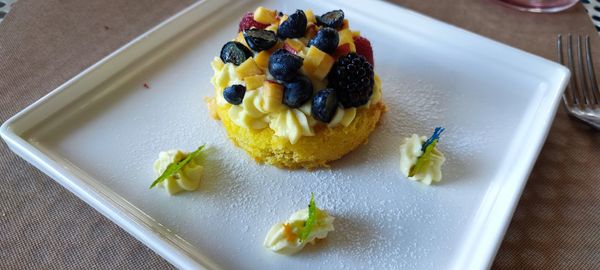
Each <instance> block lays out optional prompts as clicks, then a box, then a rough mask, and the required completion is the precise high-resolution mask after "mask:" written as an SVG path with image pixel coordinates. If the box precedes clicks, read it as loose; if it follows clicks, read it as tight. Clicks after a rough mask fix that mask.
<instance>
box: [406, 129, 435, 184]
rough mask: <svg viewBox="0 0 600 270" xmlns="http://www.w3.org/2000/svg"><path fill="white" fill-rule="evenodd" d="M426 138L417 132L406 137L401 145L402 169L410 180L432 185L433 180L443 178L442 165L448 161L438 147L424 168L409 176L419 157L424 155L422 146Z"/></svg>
mask: <svg viewBox="0 0 600 270" xmlns="http://www.w3.org/2000/svg"><path fill="white" fill-rule="evenodd" d="M425 140H427V137H425V136H421V137H419V136H418V135H416V134H413V135H412V136H410V137H408V138H405V139H404V143H403V144H402V145H400V170H401V171H402V173H403V174H404V176H406V177H408V179H410V180H413V181H421V182H422V183H424V184H427V185H431V183H432V182H439V181H441V180H442V165H443V164H444V162H445V161H446V158H445V157H444V154H443V153H442V152H440V151H439V150H438V149H437V147H435V148H433V150H432V152H431V156H430V157H431V158H430V159H429V160H428V162H426V163H425V164H424V169H422V170H419V171H417V172H415V174H414V175H413V176H409V174H410V171H411V169H412V168H413V167H414V166H415V165H416V164H417V160H418V159H419V157H420V156H421V155H423V151H421V147H422V145H423V143H424V142H425Z"/></svg>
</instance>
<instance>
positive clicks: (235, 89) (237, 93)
mask: <svg viewBox="0 0 600 270" xmlns="http://www.w3.org/2000/svg"><path fill="white" fill-rule="evenodd" d="M245 94H246V86H243V85H241V84H234V85H231V86H227V87H226V88H225V90H223V97H224V98H225V100H227V102H229V103H231V104H233V105H240V104H242V100H244V95H245Z"/></svg>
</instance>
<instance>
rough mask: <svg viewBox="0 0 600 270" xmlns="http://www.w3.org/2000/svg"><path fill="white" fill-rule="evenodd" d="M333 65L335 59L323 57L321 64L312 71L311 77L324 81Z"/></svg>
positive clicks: (327, 56)
mask: <svg viewBox="0 0 600 270" xmlns="http://www.w3.org/2000/svg"><path fill="white" fill-rule="evenodd" d="M334 63H335V59H333V57H331V56H330V55H328V54H326V55H325V57H323V60H322V61H321V63H319V65H317V68H316V69H315V70H314V71H313V73H312V74H313V76H314V77H315V78H317V79H319V80H323V79H325V77H327V74H328V73H329V70H331V67H333V64H334Z"/></svg>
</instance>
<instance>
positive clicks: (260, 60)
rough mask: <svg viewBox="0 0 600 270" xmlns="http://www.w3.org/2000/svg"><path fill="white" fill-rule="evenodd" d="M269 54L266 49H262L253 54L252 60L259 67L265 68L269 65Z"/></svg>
mask: <svg viewBox="0 0 600 270" xmlns="http://www.w3.org/2000/svg"><path fill="white" fill-rule="evenodd" d="M269 56H271V54H270V53H269V52H268V51H262V52H259V53H257V54H256V55H254V62H256V64H257V65H258V67H260V68H261V69H262V70H267V67H268V65H269Z"/></svg>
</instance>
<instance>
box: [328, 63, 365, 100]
mask: <svg viewBox="0 0 600 270" xmlns="http://www.w3.org/2000/svg"><path fill="white" fill-rule="evenodd" d="M373 76H374V73H373V66H371V64H369V62H367V60H366V59H365V57H363V56H362V55H358V54H356V53H349V54H347V55H345V56H342V57H340V58H339V59H338V60H337V62H336V63H335V64H334V65H333V67H332V68H331V71H330V72H329V74H328V75H327V78H328V80H329V87H331V88H333V89H335V91H336V93H337V98H338V100H339V101H340V103H341V104H342V105H343V106H344V108H350V107H358V106H361V105H364V104H367V102H369V98H370V97H371V95H372V94H373V84H374V83H375V81H374V79H373Z"/></svg>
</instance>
